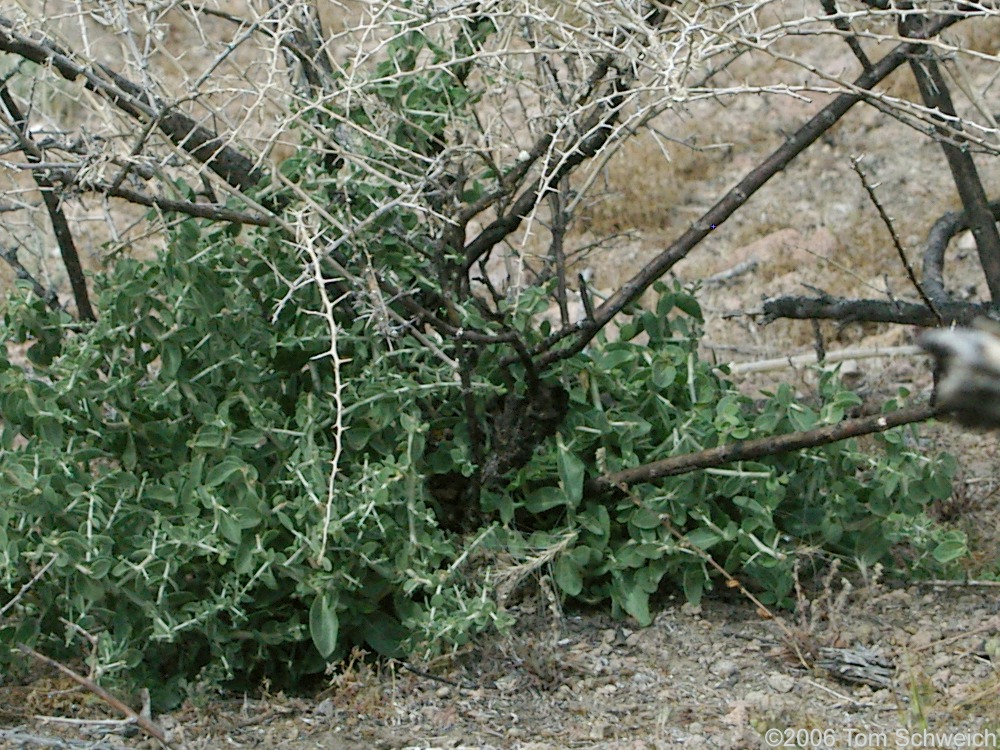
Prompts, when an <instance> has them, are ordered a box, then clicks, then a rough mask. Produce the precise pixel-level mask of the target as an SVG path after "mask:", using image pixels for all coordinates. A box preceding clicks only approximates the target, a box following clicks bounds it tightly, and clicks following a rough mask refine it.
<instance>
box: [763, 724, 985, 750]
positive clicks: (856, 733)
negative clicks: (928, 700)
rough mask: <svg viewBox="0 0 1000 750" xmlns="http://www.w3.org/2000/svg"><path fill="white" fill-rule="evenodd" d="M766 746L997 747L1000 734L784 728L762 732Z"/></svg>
mask: <svg viewBox="0 0 1000 750" xmlns="http://www.w3.org/2000/svg"><path fill="white" fill-rule="evenodd" d="M764 743H765V744H766V745H767V746H768V747H776V748H781V747H789V748H949V749H950V748H956V749H957V748H1000V735H998V734H997V732H995V731H993V730H991V729H982V730H955V731H948V730H930V729H895V730H892V731H888V732H878V731H871V730H867V729H864V730H862V729H795V728H793V727H789V728H787V729H775V728H771V729H768V730H767V731H766V732H764Z"/></svg>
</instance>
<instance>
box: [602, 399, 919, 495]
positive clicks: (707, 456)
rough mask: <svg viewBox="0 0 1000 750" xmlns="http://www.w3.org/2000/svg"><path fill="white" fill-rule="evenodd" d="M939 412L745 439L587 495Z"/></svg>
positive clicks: (635, 472)
mask: <svg viewBox="0 0 1000 750" xmlns="http://www.w3.org/2000/svg"><path fill="white" fill-rule="evenodd" d="M937 413H938V409H937V407H934V406H929V405H924V406H911V407H908V408H906V409H899V410H898V411H893V412H889V413H888V414H876V415H874V416H870V417H861V418H859V419H845V420H843V421H841V422H838V423H837V424H832V425H826V426H825V427H817V428H816V429H814V430H805V431H802V432H793V433H790V434H788V435H773V436H769V437H764V438H759V439H757V440H741V441H738V442H735V443H729V444H727V445H720V446H719V447H717V448H709V449H708V450H703V451H698V452H697V453H686V454H684V455H683V456H671V457H670V458H664V459H663V460H661V461H653V462H652V463H648V464H643V465H641V466H635V467H633V468H631V469H625V470H623V471H616V472H614V473H613V474H606V475H604V476H601V477H593V478H591V479H589V480H587V484H586V492H588V493H592V494H603V493H605V492H609V491H611V490H613V489H616V488H622V487H627V486H628V485H631V484H636V483H639V482H653V481H655V480H657V479H662V478H664V477H672V476H676V475H678V474H686V473H687V472H690V471H697V470H698V469H708V468H712V467H716V466H722V465H723V464H729V463H733V462H734V461H752V460H753V459H757V458H763V457H765V456H773V455H776V454H779V453H788V452H790V451H794V450H800V449H802V448H814V447H816V446H818V445H827V444H829V443H835V442H837V441H838V440H845V439H847V438H851V437H858V436H859V435H868V434H871V433H873V432H884V431H886V430H889V429H892V428H893V427H899V426H900V425H904V424H910V423H912V422H923V421H925V420H927V419H930V418H931V417H933V416H935V415H936V414H937Z"/></svg>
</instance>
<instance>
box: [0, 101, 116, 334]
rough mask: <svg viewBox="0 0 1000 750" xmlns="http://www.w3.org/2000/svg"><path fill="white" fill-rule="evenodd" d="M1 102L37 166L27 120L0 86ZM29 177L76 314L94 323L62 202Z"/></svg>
mask: <svg viewBox="0 0 1000 750" xmlns="http://www.w3.org/2000/svg"><path fill="white" fill-rule="evenodd" d="M0 102H2V103H3V106H4V107H5V108H6V110H7V112H8V113H9V114H10V117H11V120H12V122H11V123H9V124H8V129H9V130H10V131H11V132H12V133H13V134H14V137H15V138H17V141H18V143H19V145H20V146H21V149H22V150H23V151H24V155H25V158H27V160H28V161H29V162H40V161H41V160H42V151H41V149H40V148H38V147H37V146H36V145H35V143H34V142H33V141H32V140H31V137H30V135H29V133H28V118H27V117H25V115H24V113H23V112H21V108H20V107H19V106H18V105H17V102H15V101H14V97H12V96H11V94H10V91H9V89H8V88H7V86H0ZM31 176H32V177H34V179H35V183H36V184H37V185H38V189H39V190H40V191H41V193H42V200H43V201H44V202H45V208H46V210H47V211H48V213H49V220H50V221H51V222H52V232H53V233H54V234H55V237H56V244H57V245H58V246H59V253H60V255H61V256H62V261H63V265H64V266H65V267H66V275H67V276H68V277H69V283H70V286H71V287H72V288H73V297H74V299H75V301H76V311H77V314H78V315H79V316H80V319H81V320H96V319H97V316H96V315H95V314H94V308H92V307H91V306H90V292H88V291H87V279H86V277H85V276H84V275H83V266H82V265H81V264H80V253H79V252H78V251H77V249H76V243H75V242H74V241H73V232H72V230H71V229H70V226H69V222H68V221H67V220H66V214H65V213H64V212H63V210H62V201H61V199H60V197H59V196H58V195H57V194H56V191H55V189H54V188H55V186H54V185H53V183H52V181H51V180H50V179H49V178H48V177H46V176H45V174H44V173H42V172H32V173H31Z"/></svg>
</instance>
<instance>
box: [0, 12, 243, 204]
mask: <svg viewBox="0 0 1000 750" xmlns="http://www.w3.org/2000/svg"><path fill="white" fill-rule="evenodd" d="M16 28H17V26H16V24H15V23H14V22H13V21H11V20H10V19H7V18H3V17H0V51H3V52H8V53H10V54H13V55H19V56H20V57H23V58H24V59H25V60H30V61H31V62H33V63H36V64H38V65H42V66H51V67H52V68H53V69H54V70H56V71H57V72H58V73H59V74H60V75H61V76H62V77H63V78H65V79H66V80H68V81H76V80H78V79H80V78H82V79H83V80H84V85H85V86H86V87H87V88H88V89H89V90H91V91H93V92H94V93H96V94H98V95H100V96H102V97H104V98H105V99H107V100H108V101H109V102H111V103H112V104H114V105H115V106H116V107H117V108H118V109H120V110H121V111H122V112H125V113H126V114H128V115H129V116H131V117H133V118H135V119H136V120H140V121H142V120H148V119H151V120H153V121H154V122H155V123H156V127H157V129H158V130H159V131H160V132H162V133H163V134H164V135H165V136H167V138H169V139H170V140H171V141H172V142H173V143H174V144H175V145H176V146H178V147H179V148H181V149H183V150H184V151H186V152H187V153H189V154H190V155H191V156H193V157H194V158H195V159H197V160H198V161H199V162H201V163H202V164H205V165H206V166H207V167H209V169H211V170H212V171H213V172H215V173H216V174H217V175H219V176H220V177H221V178H222V179H224V180H225V181H226V182H228V183H229V184H230V185H232V186H234V187H237V188H239V189H241V190H242V189H246V188H249V187H252V186H253V185H256V184H257V183H258V182H259V181H260V179H261V177H262V175H261V173H260V171H259V170H258V169H256V168H255V167H254V164H253V162H252V161H251V160H250V159H248V158H247V157H245V156H243V154H241V153H240V152H239V151H237V150H236V149H235V148H233V147H232V146H229V145H227V144H226V143H225V142H224V141H223V140H222V139H221V138H220V137H219V136H218V135H217V134H216V133H213V132H212V131H211V130H209V129H208V128H205V127H202V126H201V125H198V124H197V123H196V122H195V121H194V120H192V119H191V118H190V117H188V116H187V115H185V114H182V113H180V112H178V111H176V110H175V109H174V108H173V107H172V106H170V105H168V104H166V103H164V102H162V101H160V100H159V99H157V98H156V97H155V96H153V95H152V93H151V92H149V91H146V90H145V89H144V88H143V87H141V86H139V85H138V84H136V83H133V82H132V81H130V80H128V79H127V78H125V77H124V76H122V75H119V74H118V73H116V72H115V71H114V70H112V69H111V68H109V67H107V66H106V65H101V64H100V63H94V64H93V65H92V66H88V65H86V64H85V63H81V62H77V61H76V60H75V58H74V56H73V54H72V53H70V52H68V51H66V50H64V49H62V48H61V47H60V46H59V45H57V44H55V43H54V42H52V41H51V40H49V39H46V38H44V37H40V36H37V35H36V36H34V37H28V36H25V35H23V34H21V33H20V32H18V31H17V30H16Z"/></svg>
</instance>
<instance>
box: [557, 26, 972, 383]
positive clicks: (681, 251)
mask: <svg viewBox="0 0 1000 750" xmlns="http://www.w3.org/2000/svg"><path fill="white" fill-rule="evenodd" d="M965 18H966V16H965V15H962V14H943V15H941V16H938V17H936V18H934V19H933V20H932V21H931V22H930V23H928V24H927V26H926V28H925V29H923V30H922V31H921V35H920V36H919V37H918V38H927V37H929V36H932V35H934V34H939V33H940V32H941V31H943V30H944V29H946V28H948V27H950V26H953V25H954V24H956V23H958V22H959V21H962V20H964V19H965ZM919 48H920V43H919V42H904V43H902V44H899V45H898V46H897V47H896V48H895V49H894V50H892V52H890V53H888V54H887V55H886V56H885V57H883V58H882V59H881V60H879V62H878V63H876V64H875V65H874V66H873V67H872V69H871V70H869V71H866V72H865V73H863V74H862V75H861V76H859V77H858V78H857V80H855V81H854V84H853V88H854V89H855V90H856V93H855V92H854V91H852V92H851V93H846V94H841V95H840V96H838V97H837V98H836V99H834V100H833V101H832V102H831V103H830V104H828V105H827V106H826V107H824V108H823V109H822V110H821V111H820V112H819V113H818V114H816V115H815V116H814V117H813V118H812V119H810V120H809V122H807V123H806V124H805V125H803V126H802V127H801V128H799V130H798V131H797V132H795V133H794V134H793V135H792V136H791V137H790V138H789V139H788V140H787V141H786V142H785V143H784V144H783V145H782V146H781V147H780V148H778V149H777V150H776V151H774V152H773V153H772V154H771V155H770V156H768V157H767V158H766V159H765V160H764V161H763V162H761V163H760V164H759V165H758V166H757V167H755V168H754V169H752V170H751V171H750V172H749V173H748V174H747V175H746V176H745V177H744V178H743V179H742V180H740V182H739V183H738V184H737V185H736V187H734V188H733V189H732V190H730V191H729V192H728V193H726V195H725V196H723V197H722V199H721V200H719V202H718V203H716V204H715V205H714V206H712V208H710V209H709V210H708V211H707V212H706V213H705V214H704V215H702V217H701V218H700V219H698V220H697V221H695V222H694V224H692V226H691V228H690V229H688V230H687V231H686V232H684V234H682V235H681V236H680V237H679V238H677V240H675V241H674V243H673V244H672V245H670V247H668V248H667V249H666V250H664V251H663V252H661V253H660V254H659V255H657V256H656V257H654V258H653V260H652V261H650V262H649V263H648V264H647V265H646V266H644V267H643V268H642V269H641V270H640V271H639V272H638V273H637V274H635V276H633V277H632V278H631V279H629V280H628V281H627V282H626V283H625V284H623V285H622V286H621V287H620V288H619V289H618V290H617V291H616V292H615V293H614V294H613V295H611V297H610V298H609V299H608V300H607V301H606V302H605V303H604V304H602V305H601V306H600V307H599V308H598V309H597V310H595V311H594V318H595V319H594V322H593V323H592V324H589V325H586V326H577V327H576V328H574V329H572V330H568V331H562V332H560V334H561V335H566V336H572V344H571V345H570V346H568V347H565V348H562V349H559V350H554V351H549V352H548V353H546V354H544V355H543V356H541V357H540V363H541V364H542V365H543V366H544V365H546V364H549V363H551V362H554V361H557V360H559V359H564V358H566V357H568V356H572V354H574V353H576V352H579V351H581V350H582V349H583V348H584V347H585V346H586V345H587V344H588V343H589V342H590V340H591V339H592V338H593V337H594V336H595V335H596V334H597V332H598V331H599V330H600V329H601V328H603V327H604V326H606V325H607V324H608V323H609V322H610V321H611V320H612V319H613V318H614V317H615V316H616V315H617V314H618V313H619V312H621V311H622V310H623V309H624V308H625V307H626V306H628V305H629V304H630V303H631V302H633V301H634V300H636V299H638V297H639V296H640V295H641V294H642V293H643V292H644V291H646V289H648V288H649V287H650V286H651V285H652V284H653V282H655V281H656V280H657V279H659V278H660V277H662V276H663V274H665V273H666V272H667V271H669V270H670V269H671V268H672V267H673V266H674V265H675V264H676V263H677V262H678V261H680V260H681V259H682V258H684V257H685V256H686V255H687V254H688V253H689V252H690V251H691V250H692V249H693V248H695V247H696V246H697V245H698V244H699V243H700V242H701V241H702V240H704V239H705V238H706V237H707V236H708V235H709V234H711V233H712V232H713V231H715V229H716V228H718V227H719V226H720V225H722V223H723V222H725V221H726V220H727V219H728V218H729V217H730V216H732V215H733V213H735V212H736V211H737V210H738V209H739V208H741V207H742V206H743V205H744V204H745V203H746V202H747V201H748V200H749V199H750V196H752V195H753V194H754V193H756V192H757V191H758V190H759V189H760V188H761V187H763V186H764V184H765V183H767V181H768V180H770V179H771V178H772V177H774V175H776V174H778V173H779V172H780V171H781V170H783V169H784V168H785V167H787V166H788V164H789V163H791V161H792V160H793V159H794V158H795V157H796V156H798V155H799V154H800V153H802V151H804V150H805V149H806V148H808V147H809V145H811V144H812V143H814V142H815V141H816V139H818V138H819V137H820V136H821V135H822V134H823V133H825V132H826V131H827V130H829V129H830V128H831V127H832V126H833V125H834V124H836V123H837V122H838V121H839V120H840V119H841V118H842V117H843V116H844V115H845V114H846V113H847V111H848V110H849V109H850V108H851V107H853V106H854V105H855V104H857V103H858V102H860V101H863V99H864V94H863V92H864V91H866V90H868V89H871V87H872V86H874V85H875V84H877V83H878V82H879V81H882V80H884V79H885V77H886V76H888V75H889V74H890V73H892V72H893V71H894V70H896V68H898V67H899V66H900V65H902V64H903V63H905V62H906V61H907V60H908V59H909V56H910V55H912V54H913V53H914V52H916V51H917V50H918V49H919ZM573 334H575V335H573ZM545 344H546V345H548V346H551V343H550V342H548V341H547V342H545ZM539 351H540V352H541V351H545V350H541V349H540V350H539Z"/></svg>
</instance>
